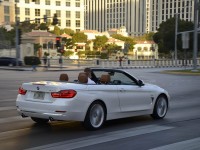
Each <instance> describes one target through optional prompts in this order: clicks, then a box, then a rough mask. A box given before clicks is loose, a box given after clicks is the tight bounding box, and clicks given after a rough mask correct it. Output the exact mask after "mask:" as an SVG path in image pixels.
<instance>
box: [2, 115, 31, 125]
mask: <svg viewBox="0 0 200 150" xmlns="http://www.w3.org/2000/svg"><path fill="white" fill-rule="evenodd" d="M28 119H30V118H22V117H21V116H14V117H7V118H0V124H2V123H10V122H15V121H24V120H28Z"/></svg>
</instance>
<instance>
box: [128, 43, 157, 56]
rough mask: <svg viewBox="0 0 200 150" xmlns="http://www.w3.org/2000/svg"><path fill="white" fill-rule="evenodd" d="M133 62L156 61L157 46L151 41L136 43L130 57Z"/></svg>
mask: <svg viewBox="0 0 200 150" xmlns="http://www.w3.org/2000/svg"><path fill="white" fill-rule="evenodd" d="M130 59H135V60H151V59H158V45H157V44H156V43H154V42H153V41H136V44H135V45H134V49H133V53H132V57H130Z"/></svg>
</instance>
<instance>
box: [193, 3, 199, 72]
mask: <svg viewBox="0 0 200 150" xmlns="http://www.w3.org/2000/svg"><path fill="white" fill-rule="evenodd" d="M198 8H199V2H198V0H194V43H193V44H194V45H193V69H194V70H196V69H197V48H198V47H197V39H198V33H197V26H198V24H197V23H198V15H197V14H198Z"/></svg>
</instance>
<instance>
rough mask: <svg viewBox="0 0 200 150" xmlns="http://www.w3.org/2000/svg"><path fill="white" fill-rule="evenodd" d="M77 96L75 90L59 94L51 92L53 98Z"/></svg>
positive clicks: (63, 91)
mask: <svg viewBox="0 0 200 150" xmlns="http://www.w3.org/2000/svg"><path fill="white" fill-rule="evenodd" d="M75 95H76V91H74V90H62V91H59V92H51V96H52V97H53V98H73V97H74V96H75Z"/></svg>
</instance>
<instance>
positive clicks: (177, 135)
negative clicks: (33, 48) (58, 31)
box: [0, 69, 200, 150]
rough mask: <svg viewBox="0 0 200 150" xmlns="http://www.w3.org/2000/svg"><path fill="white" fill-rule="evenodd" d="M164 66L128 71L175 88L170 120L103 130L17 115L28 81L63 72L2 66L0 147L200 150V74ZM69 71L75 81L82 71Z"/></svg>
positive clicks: (132, 121)
mask: <svg viewBox="0 0 200 150" xmlns="http://www.w3.org/2000/svg"><path fill="white" fill-rule="evenodd" d="M161 70H162V69H130V70H128V69H127V71H129V72H130V73H132V74H133V75H135V76H136V77H138V78H140V79H142V80H143V81H145V82H149V83H153V84H157V85H159V86H161V87H163V88H165V89H166V90H167V91H169V93H170V95H171V105H170V110H169V112H168V114H167V116H166V118H165V119H163V120H153V119H152V118H151V117H150V116H148V115H147V116H139V117H132V118H127V119H119V120H113V121H109V122H107V123H106V125H105V127H104V128H103V129H101V130H98V131H87V130H85V129H84V128H83V127H82V125H81V123H79V122H66V121H65V122H52V123H50V124H49V125H44V126H38V125H36V124H35V123H34V122H33V121H32V120H31V119H29V118H21V117H20V116H19V115H18V114H17V112H16V108H15V99H16V96H17V90H18V87H19V86H20V85H21V84H22V83H23V82H29V81H39V80H58V78H59V75H60V73H61V72H31V71H4V70H0V95H1V96H0V149H2V150H13V149H15V150H21V149H48V150H49V149H52V150H54V149H57V150H58V149H59V150H61V149H65V150H66V149H80V150H94V149H95V150H112V149H115V150H121V149H126V150H147V149H151V150H184V149H185V150H195V149H196V150H197V149H198V150H199V149H200V128H199V124H200V76H188V75H169V74H162V73H160V71H161ZM67 74H68V75H69V79H70V80H71V81H73V80H74V79H76V78H77V75H78V71H69V72H67Z"/></svg>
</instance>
